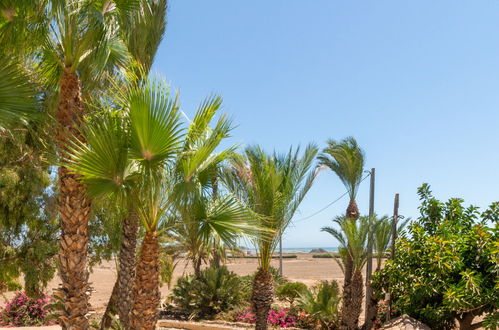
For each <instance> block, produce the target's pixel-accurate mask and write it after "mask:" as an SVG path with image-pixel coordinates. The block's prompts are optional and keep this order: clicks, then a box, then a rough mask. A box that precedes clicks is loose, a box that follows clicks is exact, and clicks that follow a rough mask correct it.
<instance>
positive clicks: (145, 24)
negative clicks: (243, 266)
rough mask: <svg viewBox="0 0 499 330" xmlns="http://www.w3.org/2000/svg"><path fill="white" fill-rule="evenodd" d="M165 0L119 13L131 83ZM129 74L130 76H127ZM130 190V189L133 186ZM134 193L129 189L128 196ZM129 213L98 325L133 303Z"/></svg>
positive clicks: (134, 222)
mask: <svg viewBox="0 0 499 330" xmlns="http://www.w3.org/2000/svg"><path fill="white" fill-rule="evenodd" d="M166 9H167V2H166V0H159V1H156V0H142V1H141V2H140V10H138V11H135V12H133V13H131V15H128V16H125V17H122V18H121V19H122V20H123V22H121V26H122V27H123V29H122V31H123V35H124V37H123V39H124V41H125V44H126V46H127V49H128V51H129V52H130V54H131V56H132V58H133V60H134V62H133V63H131V65H130V67H129V68H128V70H129V71H131V72H132V74H128V76H127V77H128V78H129V80H132V83H140V82H141V81H143V80H144V79H146V77H147V75H148V73H149V71H150V68H151V66H152V63H153V61H154V57H155V55H156V52H157V50H158V47H159V44H160V42H161V40H162V38H163V35H164V32H165V26H166ZM130 78H132V79H130ZM132 190H133V189H132ZM133 196H134V193H133V192H132V191H128V199H129V200H131V199H133ZM126 207H127V208H128V214H127V215H126V216H125V217H124V219H123V229H122V239H121V247H120V252H119V255H118V259H119V260H118V277H117V279H116V282H115V284H114V288H113V291H112V294H111V296H110V298H109V301H108V304H107V308H106V312H105V313H104V316H103V317H102V321H101V328H102V329H105V328H109V327H110V326H111V324H112V316H113V315H115V314H116V312H117V313H118V315H119V318H120V321H121V322H122V324H128V323H129V322H128V316H129V314H130V310H131V308H132V304H133V297H132V289H133V283H134V281H135V266H136V249H137V233H138V229H139V221H140V220H139V216H138V213H137V211H136V209H135V206H134V205H133V203H128V205H127V206H126Z"/></svg>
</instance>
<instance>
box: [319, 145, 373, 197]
mask: <svg viewBox="0 0 499 330" xmlns="http://www.w3.org/2000/svg"><path fill="white" fill-rule="evenodd" d="M317 158H318V160H319V163H320V164H321V165H323V166H327V167H329V168H330V169H331V171H333V172H334V173H336V175H338V177H339V178H340V180H341V182H343V184H344V185H345V187H346V188H347V190H348V193H349V195H350V199H351V200H352V199H355V196H356V195H357V190H358V188H359V185H360V182H361V180H362V172H363V171H364V162H365V155H364V151H362V149H361V148H360V147H359V145H358V144H357V141H356V140H355V139H354V138H353V137H348V138H346V139H344V140H342V141H339V142H337V141H334V140H329V141H328V142H327V147H326V148H325V149H324V150H323V152H322V153H321V154H320V155H319V156H318V157H317Z"/></svg>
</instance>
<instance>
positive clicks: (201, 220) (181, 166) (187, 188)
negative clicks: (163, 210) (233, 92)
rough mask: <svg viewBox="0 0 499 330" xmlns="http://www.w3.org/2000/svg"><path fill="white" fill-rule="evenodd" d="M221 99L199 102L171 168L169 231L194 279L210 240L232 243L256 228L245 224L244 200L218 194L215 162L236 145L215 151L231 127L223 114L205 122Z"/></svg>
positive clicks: (247, 217)
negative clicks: (172, 219)
mask: <svg viewBox="0 0 499 330" xmlns="http://www.w3.org/2000/svg"><path fill="white" fill-rule="evenodd" d="M221 103H222V100H221V98H220V97H214V98H211V99H208V100H207V101H205V102H204V103H203V104H202V105H201V107H200V109H199V111H198V113H197V115H196V116H195V117H194V119H193V121H192V122H191V123H190V126H189V130H188V133H187V135H186V137H185V139H184V146H183V148H182V152H181V153H179V155H178V157H177V160H176V162H175V164H174V166H173V171H172V173H171V177H172V180H171V183H170V184H171V185H172V197H173V198H172V208H171V210H170V217H172V218H174V219H176V220H175V221H174V223H175V224H174V225H173V226H172V227H171V230H170V231H169V234H170V235H171V236H172V238H173V240H174V241H175V242H176V243H175V244H176V246H177V248H178V249H180V250H181V251H183V252H185V253H186V255H187V257H188V258H189V259H190V260H191V261H192V265H193V268H194V273H195V275H196V277H198V278H199V276H200V272H201V265H202V263H203V262H206V261H207V259H209V257H210V255H211V254H212V253H213V250H212V247H213V242H214V241H216V242H219V243H220V244H223V245H224V246H226V247H228V248H235V247H236V246H237V238H238V237H239V236H240V235H247V234H252V233H255V231H256V230H257V227H256V226H252V225H251V224H250V223H249V222H250V220H251V219H252V218H251V214H250V212H249V211H248V210H247V209H246V208H245V207H244V206H243V205H241V204H240V203H238V201H237V200H236V199H235V198H234V197H233V196H231V195H230V194H221V195H220V193H219V189H218V188H219V187H218V183H217V177H218V173H219V167H220V166H221V164H222V162H224V161H225V160H227V159H228V158H229V157H231V156H232V155H233V153H234V150H235V147H229V148H227V149H223V150H222V151H220V152H215V149H217V148H218V147H219V145H220V143H221V142H222V141H223V140H224V139H225V138H227V137H229V133H230V131H231V130H232V127H231V122H230V120H228V119H227V118H226V117H225V116H221V117H220V119H219V120H218V122H217V123H216V124H215V126H214V127H213V128H211V127H210V126H209V124H210V122H211V121H212V119H213V117H214V115H215V114H216V112H217V111H218V109H219V108H220V106H221Z"/></svg>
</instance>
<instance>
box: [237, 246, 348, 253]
mask: <svg viewBox="0 0 499 330" xmlns="http://www.w3.org/2000/svg"><path fill="white" fill-rule="evenodd" d="M318 249H323V250H326V251H327V252H337V251H338V248H337V247H330V246H329V247H288V248H282V252H283V253H310V251H312V250H318ZM246 250H247V251H251V252H255V249H253V248H246ZM278 252H279V247H277V248H276V250H275V252H274V253H278Z"/></svg>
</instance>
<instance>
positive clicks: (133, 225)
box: [101, 210, 139, 329]
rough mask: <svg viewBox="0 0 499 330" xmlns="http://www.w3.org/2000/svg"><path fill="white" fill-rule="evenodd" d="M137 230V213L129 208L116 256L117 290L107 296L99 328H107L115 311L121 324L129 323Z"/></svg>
mask: <svg viewBox="0 0 499 330" xmlns="http://www.w3.org/2000/svg"><path fill="white" fill-rule="evenodd" d="M138 230H139V218H138V215H137V213H136V212H135V211H134V210H130V211H129V212H128V214H127V216H126V218H125V219H124V221H123V230H122V238H121V246H120V252H119V257H118V278H117V279H116V283H115V285H114V286H115V287H116V288H117V290H116V291H115V290H114V289H113V293H112V294H111V298H109V302H108V304H107V309H106V313H105V314H104V316H103V318H102V322H101V328H103V327H104V328H108V327H109V325H110V324H111V321H112V316H114V315H116V313H118V314H119V317H120V322H121V324H123V325H127V324H129V315H130V310H131V309H132V306H133V285H134V282H135V265H136V260H135V251H136V249H137V233H138ZM107 324H109V325H107ZM106 325H107V326H106ZM105 326H106V327H105ZM104 328H103V329H104Z"/></svg>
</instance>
